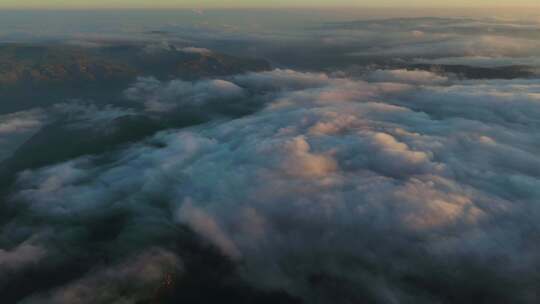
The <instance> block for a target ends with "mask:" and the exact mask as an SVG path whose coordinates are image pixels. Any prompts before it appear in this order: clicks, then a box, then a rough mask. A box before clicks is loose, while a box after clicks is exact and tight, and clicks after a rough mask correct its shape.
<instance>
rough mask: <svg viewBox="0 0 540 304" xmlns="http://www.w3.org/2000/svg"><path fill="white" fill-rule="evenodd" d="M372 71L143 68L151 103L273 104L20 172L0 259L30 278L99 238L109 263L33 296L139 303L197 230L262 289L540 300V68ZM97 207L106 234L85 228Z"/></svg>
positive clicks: (150, 107) (174, 268) (180, 265)
mask: <svg viewBox="0 0 540 304" xmlns="http://www.w3.org/2000/svg"><path fill="white" fill-rule="evenodd" d="M366 79H367V81H365V80H354V79H350V78H336V77H331V76H329V75H327V74H323V73H303V72H298V71H293V70H274V71H270V72H261V73H249V74H244V75H237V76H233V77H230V78H228V79H221V80H219V79H215V80H202V81H199V82H194V83H191V82H189V83H188V82H184V81H180V80H175V81H171V82H166V83H164V82H160V81H158V80H156V79H153V78H141V79H139V80H138V81H137V82H136V83H135V84H134V85H133V86H132V87H131V88H129V89H128V90H126V93H125V94H126V96H127V97H128V98H129V99H131V100H132V101H136V102H142V103H143V104H144V109H143V110H142V111H143V112H145V111H146V112H148V111H150V112H152V115H156V113H158V115H159V113H162V112H166V113H167V112H174V111H183V109H185V107H186V106H191V107H203V106H209V105H214V106H216V105H215V101H216V100H220V101H221V102H226V103H234V101H235V100H237V99H238V100H239V99H243V98H260V99H261V100H263V101H264V103H265V106H264V108H263V109H261V110H259V111H255V112H253V113H251V114H249V115H245V116H243V117H240V118H236V119H228V120H223V119H219V120H216V121H210V122H208V123H206V124H203V125H199V126H193V127H190V128H185V129H170V130H166V131H162V132H159V133H157V134H155V135H154V136H152V137H150V138H148V139H146V140H143V141H140V142H137V143H134V144H131V145H129V146H127V147H124V148H122V149H120V150H117V151H116V152H114V153H112V154H108V155H101V156H100V155H97V156H84V157H80V158H76V159H72V160H69V161H66V162H62V163H58V164H55V165H51V166H48V167H44V168H39V169H34V170H26V171H24V172H22V173H20V174H19V175H18V179H17V182H16V185H15V188H14V190H13V192H12V193H11V195H10V199H9V204H12V205H13V206H16V208H15V209H16V210H18V211H17V214H18V216H17V217H14V218H11V219H10V220H7V221H5V223H4V225H3V231H4V234H5V235H6V236H7V237H8V238H9V239H10V240H11V243H12V244H16V245H15V246H12V247H11V249H9V250H4V251H0V267H3V268H2V269H4V270H3V271H8V272H10V273H11V275H12V276H13V275H17V274H20V275H21V276H22V274H24V273H25V271H28V269H34V271H36V270H35V269H36V266H35V263H36V261H41V262H43V263H52V264H53V265H56V266H59V267H60V266H62V265H65V264H69V263H74V261H75V259H76V257H77V256H78V255H79V253H78V251H79V250H81V251H86V250H89V251H92V250H93V247H94V246H97V244H96V238H97V239H98V240H99V242H101V243H100V245H99V248H101V250H103V254H105V255H106V256H114V257H115V258H114V261H112V262H111V263H110V264H107V265H109V266H106V265H102V263H100V262H98V261H99V259H100V258H99V257H98V255H90V257H89V258H88V259H89V260H88V261H87V263H90V264H91V265H92V266H94V267H91V268H92V269H94V270H92V271H88V272H85V273H83V274H81V275H80V276H79V277H77V279H74V280H67V281H66V282H64V284H62V285H60V286H54V288H50V289H48V290H46V291H41V292H37V293H35V294H32V295H31V296H29V297H27V298H26V299H25V300H24V301H23V303H106V302H110V301H111V299H117V298H118V297H121V295H122V291H123V290H124V289H123V287H122V286H124V285H123V284H126V283H125V282H130V283H129V285H128V286H129V288H130V289H129V290H131V288H134V289H135V290H133V291H132V292H129V295H130V296H129V297H127V298H124V300H125V301H127V302H126V303H131V302H134V301H135V300H140V301H144V300H151V299H153V297H154V296H155V290H158V289H159V286H155V285H156V284H155V283H156V282H158V284H157V285H159V281H160V280H165V282H168V278H170V277H169V276H168V274H169V273H173V274H174V276H179V277H180V278H181V277H182V276H183V275H187V274H185V272H184V267H188V265H190V264H189V263H191V260H190V259H193V258H190V255H189V254H188V253H186V252H189V250H190V249H189V248H188V247H183V246H182V245H180V246H179V247H176V246H171V244H173V243H176V242H180V244H187V243H188V241H187V240H188V239H189V237H188V236H185V234H182V233H180V232H179V231H180V227H187V229H188V230H189V231H190V232H191V233H192V234H194V235H196V236H197V237H198V238H200V239H201V240H203V242H205V243H206V244H208V245H209V246H210V247H212V248H214V249H215V250H217V251H218V252H219V254H221V255H222V256H223V257H224V258H225V259H228V260H230V261H231V262H232V263H233V264H234V265H235V271H236V272H238V274H239V276H240V277H241V278H242V279H243V280H245V282H249V283H248V284H249V285H250V286H252V287H254V288H260V289H263V290H283V291H285V292H287V293H289V294H290V295H293V296H295V297H297V298H299V299H303V300H304V301H306V302H308V303H336V302H337V303H350V302H362V301H366V299H367V301H369V302H373V303H451V302H454V301H455V302H460V303H461V302H463V303H468V302H471V301H472V299H473V298H474V297H475V295H480V294H481V295H482V299H485V300H486V301H493V302H506V303H534V302H535V299H537V298H536V293H535V289H536V287H535V286H536V282H537V279H538V273H537V271H536V269H537V268H538V267H539V265H540V264H539V262H540V256H539V255H538V252H540V251H539V249H540V248H539V245H538V242H537V241H536V239H537V238H536V236H537V235H538V232H539V231H540V224H539V221H538V216H539V214H540V209H539V207H538V204H537V202H538V201H539V200H540V192H539V191H538V189H539V188H540V160H539V159H538V157H537V155H538V153H539V152H540V146H538V143H539V142H540V135H539V134H540V132H539V131H540V124H539V120H538V117H540V95H539V93H540V82H539V81H538V80H511V81H503V80H494V81H472V80H469V81H461V80H455V79H450V78H447V77H445V76H440V75H437V74H434V73H431V72H421V71H415V70H377V71H375V72H373V73H371V74H368V75H367V76H366ZM257 94H260V95H261V96H259V97H256V95H257ZM249 96H250V97H249ZM111 110H112V109H111ZM9 119H10V120H12V119H14V118H13V117H11V118H9ZM10 125H15V124H13V123H11V124H10ZM19 125H21V124H19ZM24 125H25V126H28V125H32V124H30V123H26V124H24ZM32 126H33V125H32ZM115 219H121V220H120V221H119V222H117V223H112V222H109V221H114V220H115ZM100 220H101V221H103V220H104V221H107V224H106V225H105V227H109V228H106V231H104V232H103V233H105V234H107V235H108V236H107V237H104V236H102V235H99V236H96V235H95V233H96V232H95V231H94V229H96V228H95V227H94V226H92V224H88V226H81V223H96V222H99V221H100ZM103 244H104V245H103ZM157 247H159V248H160V249H157ZM184 259H187V260H184ZM8 264H9V267H7V266H5V265H8ZM95 265H102V266H100V267H96V266H95ZM110 265H113V266H110ZM6 267H7V268H6ZM134 269H138V271H135V270H134ZM1 280H4V278H2V277H1V276H0V283H2V282H3V281H1ZM21 280H22V279H21ZM180 280H181V279H180ZM165 284H167V283H165ZM137 286H141V289H136V288H137ZM336 294H339V297H338V299H336V297H335V295H336Z"/></svg>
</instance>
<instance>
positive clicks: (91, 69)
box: [0, 44, 270, 113]
mask: <svg viewBox="0 0 540 304" xmlns="http://www.w3.org/2000/svg"><path fill="white" fill-rule="evenodd" d="M269 68H270V66H269V64H268V62H266V61H265V60H260V59H251V58H237V57H233V56H228V55H224V54H218V53H214V52H200V53H197V52H187V51H183V50H181V49H176V48H174V47H160V48H148V46H143V45H133V44H128V45H114V46H104V47H92V48H89V47H81V46H71V45H57V44H55V45H27V44H4V45H0V102H1V103H2V107H1V108H0V113H7V112H12V111H16V110H22V109H26V108H29V107H30V106H32V107H35V106H36V105H47V104H50V103H55V102H58V101H60V100H62V99H68V98H79V99H85V98H86V99H102V98H106V99H110V98H114V96H116V95H117V94H118V93H119V92H121V89H123V88H125V87H126V86H127V85H128V84H129V83H130V82H132V81H134V80H135V78H136V77H137V76H154V77H156V78H158V79H161V80H167V79H175V78H180V79H186V80H195V79H200V78H206V77H217V76H224V75H232V74H238V73H243V72H247V71H261V70H266V69H269ZM115 94H116V95H115ZM59 99H60V100H59Z"/></svg>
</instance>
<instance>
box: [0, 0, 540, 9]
mask: <svg viewBox="0 0 540 304" xmlns="http://www.w3.org/2000/svg"><path fill="white" fill-rule="evenodd" d="M539 5H540V4H539V2H538V1H536V0H516V1H509V0H500V1H493V0H456V1H451V2H447V1H433V0H412V1H407V0H381V1H367V0H335V1H326V0H292V1H286V0H277V1H267V0H230V1H220V0H156V1H145V0H116V1H108V0H96V1H85V0H74V1H65V0H47V1H44V0H27V1H19V0H2V1H0V8H10V9H23V8H34V9H88V8H91V9H96V8H98V9H118V8H283V7H327V8H328V7H393V8H395V7H431V8H436V7H490V8H492V7H533V6H539Z"/></svg>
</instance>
